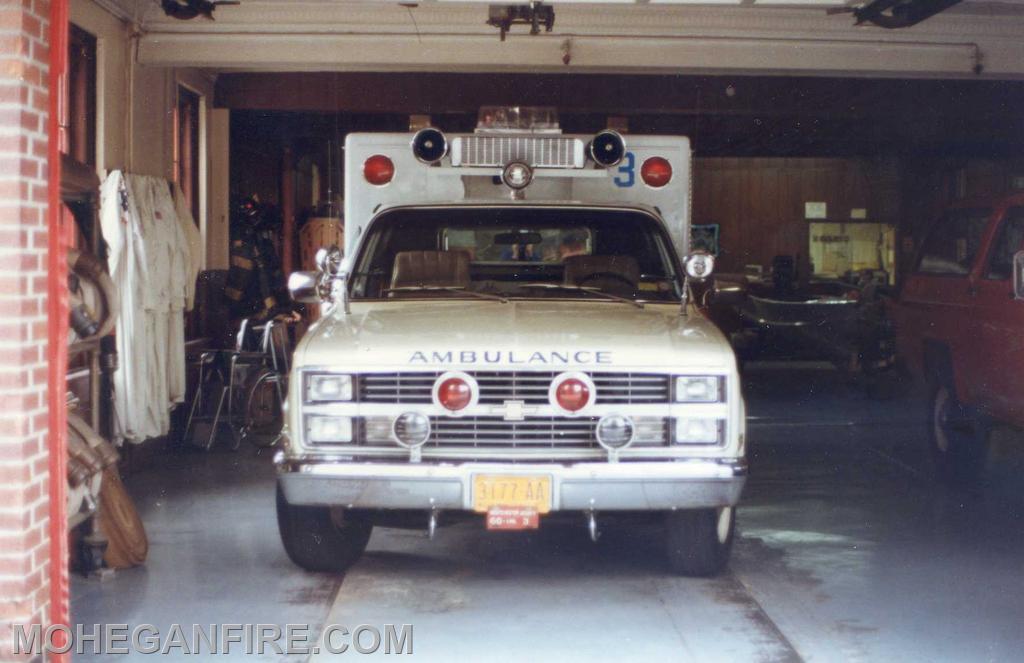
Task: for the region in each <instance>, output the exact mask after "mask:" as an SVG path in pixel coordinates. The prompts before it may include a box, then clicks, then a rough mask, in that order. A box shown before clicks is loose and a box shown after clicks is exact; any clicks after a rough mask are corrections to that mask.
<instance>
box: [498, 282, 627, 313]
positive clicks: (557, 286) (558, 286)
mask: <svg viewBox="0 0 1024 663" xmlns="http://www.w3.org/2000/svg"><path fill="white" fill-rule="evenodd" d="M517 287H519V288H541V289H543V290H570V291H572V292H592V293H594V294H596V295H601V296H602V297H605V298H606V299H610V300H612V301H616V302H622V303H624V304H631V305H633V306H635V307H637V308H643V307H644V305H643V302H638V301H637V300H635V299H630V298H629V297H620V296H619V295H613V294H612V293H610V292H605V291H604V290H601V289H600V288H595V287H593V286H584V285H568V284H565V283H520V284H518V286H517Z"/></svg>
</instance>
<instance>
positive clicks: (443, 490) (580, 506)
mask: <svg viewBox="0 0 1024 663" xmlns="http://www.w3.org/2000/svg"><path fill="white" fill-rule="evenodd" d="M274 461H275V463H276V465H277V472H278V481H279V482H280V485H281V489H282V490H283V491H284V495H285V498H286V499H287V500H288V502H289V503H291V504H297V505H310V506H341V507H346V508H366V509H443V510H467V511H470V510H472V509H473V495H472V486H473V475H474V474H508V475H534V476H536V475H547V476H550V477H551V483H552V505H551V508H552V510H553V511H587V510H601V511H624V510H629V511H654V510H665V509H696V508H705V507H721V506H732V505H735V504H736V503H737V502H739V499H740V493H741V491H742V490H743V484H744V483H745V482H746V478H747V463H746V461H745V460H743V459H738V460H737V459H730V460H681V461H662V462H628V463H590V462H581V463H574V464H566V465H562V464H556V463H543V464H542V463H536V464H518V463H517V464H514V465H512V464H502V463H459V464H443V465H441V464H439V465H433V464H426V463H415V464H413V463H408V462H404V463H360V462H325V461H323V460H317V459H312V458H308V459H289V458H286V457H284V455H283V453H279V454H278V455H277V456H276V457H275V459H274Z"/></svg>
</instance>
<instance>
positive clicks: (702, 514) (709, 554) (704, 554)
mask: <svg viewBox="0 0 1024 663" xmlns="http://www.w3.org/2000/svg"><path fill="white" fill-rule="evenodd" d="M735 531H736V508H735V507H722V508H718V509H693V510H686V511H672V512H670V513H668V514H667V515H666V516H665V534H666V537H665V538H666V552H667V553H668V562H669V566H670V567H671V569H672V572H673V573H676V574H678V575H683V576H691V577H709V576H714V575H718V574H719V573H721V571H722V570H723V569H724V568H725V566H726V564H728V562H729V555H730V553H731V552H732V541H733V536H734V534H735Z"/></svg>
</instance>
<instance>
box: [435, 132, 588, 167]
mask: <svg viewBox="0 0 1024 663" xmlns="http://www.w3.org/2000/svg"><path fill="white" fill-rule="evenodd" d="M582 157H583V143H582V141H580V140H579V139H578V138H564V137H561V136H460V137H458V138H456V139H454V140H453V143H452V165H453V166H496V167H502V166H504V165H505V164H507V163H509V162H510V161H522V162H523V163H526V164H528V165H529V166H531V167H534V168H538V167H539V168H582V167H583V163H582V161H583V158H582Z"/></svg>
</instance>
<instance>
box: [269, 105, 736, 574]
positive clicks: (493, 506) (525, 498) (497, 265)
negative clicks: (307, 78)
mask: <svg viewBox="0 0 1024 663" xmlns="http://www.w3.org/2000/svg"><path fill="white" fill-rule="evenodd" d="M345 159H346V161H345V163H346V170H345V247H344V250H343V251H342V250H341V249H339V248H334V249H331V250H325V251H322V252H321V258H320V261H319V263H320V271H319V272H305V273H297V274H294V275H292V278H291V283H290V285H291V287H292V291H293V295H294V296H295V297H296V298H297V299H300V300H303V301H318V302H322V307H321V309H322V311H323V316H322V318H321V319H320V320H319V321H318V322H317V323H316V324H315V325H314V326H312V327H311V328H310V330H309V332H308V333H307V334H306V335H305V337H304V338H303V339H302V341H301V343H300V344H299V346H298V348H297V349H296V352H295V358H294V364H293V371H292V374H291V377H290V388H289V393H288V399H287V403H286V418H285V419H286V429H285V433H284V435H283V448H282V450H281V451H280V452H279V453H278V455H277V457H276V459H275V460H276V465H277V469H278V492H277V515H278V522H279V526H280V532H281V537H282V540H283V542H284V546H285V549H286V550H287V552H288V554H289V556H290V557H291V559H292V560H293V561H294V562H295V563H296V564H298V565H300V566H302V567H304V568H306V569H309V570H315V571H328V570H329V571H338V570H343V569H345V568H347V567H349V566H350V565H351V564H353V563H354V562H355V561H356V560H357V559H358V558H359V556H360V555H361V554H362V552H363V550H364V549H365V547H366V545H367V541H368V539H369V537H370V532H371V530H372V528H373V526H374V525H378V526H409V525H410V524H412V525H415V526H418V527H423V528H425V529H426V530H427V531H428V532H429V534H430V535H431V536H433V535H434V530H435V528H436V527H437V525H438V523H439V522H440V523H441V524H445V523H448V522H455V521H459V520H467V519H469V520H472V519H476V520H478V521H479V522H480V523H481V525H482V526H483V525H485V526H486V527H487V529H491V530H502V529H528V528H536V527H538V526H550V525H552V524H554V523H555V522H557V521H559V520H565V519H566V518H579V519H580V520H581V521H582V522H585V523H586V524H587V525H588V527H589V531H590V534H591V537H592V538H594V539H595V540H596V538H597V535H598V528H599V527H601V526H602V521H603V520H604V519H606V518H608V519H610V518H613V517H617V516H626V517H627V518H632V519H635V520H636V521H637V522H640V521H641V520H648V521H649V520H650V519H652V518H654V519H656V520H657V522H659V523H661V524H663V526H664V531H665V537H664V540H665V543H666V551H667V555H668V559H669V562H670V564H671V567H672V569H673V570H674V571H675V572H677V573H681V574H685V575H701V576H702V575H712V574H715V573H717V572H718V571H720V570H721V569H722V568H723V567H724V565H725V564H726V562H727V560H728V556H729V552H730V549H731V547H732V539H733V531H734V524H735V517H736V504H737V502H738V501H739V499H740V493H741V490H742V488H743V484H744V481H745V478H746V473H747V462H746V459H745V415H744V403H743V397H742V394H741V390H740V381H739V375H738V373H737V369H736V360H735V357H734V356H733V353H732V350H731V348H730V346H729V343H728V342H727V341H726V339H725V338H724V337H723V335H722V334H721V333H720V332H719V331H718V330H717V329H716V328H715V326H714V325H713V324H711V322H709V321H708V320H707V319H706V318H705V316H704V315H703V314H702V313H701V312H700V310H699V309H698V307H697V306H696V305H695V303H694V301H693V298H692V295H691V290H690V285H691V282H692V281H694V280H703V279H705V278H707V277H708V276H709V275H710V272H711V268H712V266H713V262H712V258H711V256H708V255H706V254H702V253H690V252H689V224H690V182H691V154H690V144H689V141H688V139H687V138H685V137H678V136H628V137H625V138H624V137H622V136H620V135H619V134H618V133H616V132H614V131H603V132H600V133H598V134H597V135H594V136H581V135H565V134H562V133H561V132H560V131H559V129H558V124H557V120H556V119H555V117H554V114H553V112H552V111H551V110H546V109H525V108H524V109H515V108H487V109H484V110H483V111H482V112H481V118H480V123H479V126H478V128H477V130H476V131H475V132H474V133H471V134H459V135H445V134H444V133H442V132H441V131H438V130H436V129H432V128H430V129H423V130H421V131H419V132H416V133H409V134H394V133H384V134H351V135H349V136H348V139H347V141H346V144H345Z"/></svg>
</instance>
